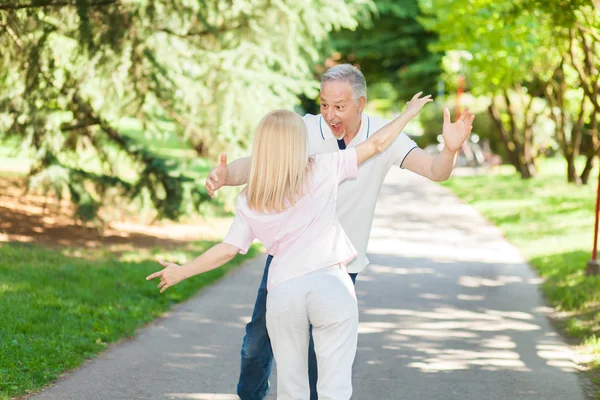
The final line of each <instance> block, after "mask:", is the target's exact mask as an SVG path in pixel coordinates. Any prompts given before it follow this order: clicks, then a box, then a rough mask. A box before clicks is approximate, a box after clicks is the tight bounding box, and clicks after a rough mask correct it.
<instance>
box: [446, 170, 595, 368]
mask: <svg viewBox="0 0 600 400" xmlns="http://www.w3.org/2000/svg"><path fill="white" fill-rule="evenodd" d="M580 161H582V160H580ZM597 174H598V172H597V170H595V171H594V172H593V174H592V178H591V182H590V184H589V185H586V186H575V185H572V184H568V183H567V182H566V163H565V162H564V160H562V159H560V158H556V159H548V160H544V161H542V162H541V163H540V171H539V176H538V177H536V178H535V179H531V180H522V179H520V177H519V176H518V175H517V174H516V173H515V172H514V168H512V167H509V166H503V167H501V168H500V169H499V170H497V171H496V172H494V173H492V174H488V175H480V176H468V177H453V178H452V179H450V180H448V181H447V182H445V183H444V185H445V186H447V187H449V188H450V189H451V190H452V191H453V192H454V193H456V194H457V195H458V196H459V197H460V198H462V199H463V200H464V201H466V202H467V203H469V204H472V205H473V206H474V207H475V208H477V209H478V210H479V211H480V212H481V213H482V214H483V215H484V216H485V217H486V218H487V219H488V220H489V221H491V222H493V223H494V224H496V225H497V226H499V227H500V228H501V229H502V230H503V231H504V233H505V235H506V237H507V238H508V240H510V241H511V242H512V243H513V244H515V245H516V246H517V247H518V248H519V249H520V250H521V253H522V254H523V256H524V257H525V258H526V259H527V260H528V262H529V263H530V264H531V265H532V266H534V267H535V268H536V269H537V270H538V272H539V274H540V275H541V276H542V277H543V278H544V283H543V285H542V289H543V292H544V294H545V296H546V298H547V299H548V301H549V303H550V304H551V305H552V306H554V307H555V308H556V309H558V310H561V311H565V312H567V315H568V317H567V318H566V319H565V320H564V321H563V323H564V329H565V331H566V332H567V333H568V334H569V335H572V336H575V337H578V338H580V339H581V341H582V343H584V344H585V345H586V346H585V347H586V349H587V350H589V351H590V352H591V353H593V354H595V356H596V358H597V359H598V360H600V343H599V340H598V336H600V333H599V331H600V313H599V312H598V310H599V309H600V307H599V306H600V276H586V275H585V268H586V264H587V262H588V260H590V258H591V250H592V244H593V231H594V208H595V201H596V187H597V183H596V182H597V176H598V175H597ZM596 364H597V363H596Z"/></svg>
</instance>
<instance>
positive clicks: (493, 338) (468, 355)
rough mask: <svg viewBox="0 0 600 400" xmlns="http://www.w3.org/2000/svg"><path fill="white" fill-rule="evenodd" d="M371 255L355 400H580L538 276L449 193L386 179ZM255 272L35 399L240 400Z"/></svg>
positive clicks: (398, 176)
mask: <svg viewBox="0 0 600 400" xmlns="http://www.w3.org/2000/svg"><path fill="white" fill-rule="evenodd" d="M358 212H360V211H358ZM369 251H370V256H369V258H370V260H371V263H372V264H371V265H370V266H369V267H368V268H367V270H366V271H365V272H363V273H362V274H361V275H360V276H359V279H358V282H357V294H358V298H359V302H360V310H361V315H360V319H361V324H360V337H359V348H358V354H357V358H356V362H355V369H354V386H355V391H354V396H353V399H359V400H371V399H377V400H388V399H389V400H397V399H411V400H421V399H448V400H469V399H478V400H479V399H498V400H500V399H501V400H507V399H511V400H512V399H544V400H551V399H556V400H559V399H560V400H567V399H568V400H582V399H584V398H585V397H584V394H583V390H582V388H581V383H582V382H583V380H582V378H581V377H579V376H578V374H577V373H576V372H575V371H576V369H575V365H574V364H573V362H572V359H573V354H572V353H571V352H570V350H569V348H568V347H567V346H566V345H565V344H564V343H563V341H562V340H561V338H560V336H558V335H557V333H556V332H555V331H554V330H553V329H552V328H551V326H550V325H549V323H548V321H547V319H546V314H545V313H547V312H548V309H547V308H546V307H545V305H544V303H543V301H542V299H541V297H540V294H539V292H538V284H539V279H537V278H536V275H535V273H533V272H532V270H531V269H530V268H529V267H528V266H527V265H526V264H524V262H523V260H522V258H521V257H520V256H519V254H518V252H517V251H516V249H515V248H514V247H512V246H511V245H509V244H508V243H507V242H506V241H505V240H503V238H502V236H501V234H500V232H499V231H498V230H497V229H496V228H494V227H491V226H489V225H488V224H487V223H486V222H485V221H484V220H483V219H482V218H481V217H480V216H479V215H478V214H477V213H476V212H475V211H474V210H473V209H472V208H471V207H469V206H466V205H464V204H462V203H460V202H459V201H458V200H457V199H456V198H455V197H454V196H453V195H451V194H450V193H449V192H448V191H447V190H445V189H444V188H442V187H440V186H438V185H436V184H433V183H431V182H428V181H426V180H424V179H421V178H419V177H417V176H414V175H412V174H410V173H407V172H404V171H398V170H394V171H392V172H391V173H390V175H389V176H388V178H387V180H386V185H385V186H384V188H383V189H382V192H381V196H380V201H379V203H378V208H377V212H376V218H375V221H374V226H373V231H372V235H371V243H370V247H369ZM263 263H264V257H259V258H258V259H256V260H254V261H251V262H248V263H247V264H245V265H244V266H243V267H242V268H240V269H239V270H237V271H235V272H233V273H232V274H231V275H230V276H228V277H227V278H225V279H223V280H222V281H221V282H219V283H217V284H216V285H214V286H212V287H209V288H206V289H205V290H203V291H202V292H201V293H200V294H199V295H197V296H196V297H194V298H193V299H192V300H190V301H188V302H187V303H185V304H181V305H179V306H177V307H175V308H174V309H173V311H172V312H171V313H169V314H168V315H165V317H164V318H160V319H158V320H156V321H155V322H153V323H152V324H150V325H149V326H148V327H147V328H145V329H143V330H141V331H140V332H139V335H138V336H137V337H136V338H135V339H134V340H129V341H126V342H124V343H122V344H120V345H118V346H112V347H111V348H110V350H108V351H107V352H105V353H103V354H102V355H100V356H98V357H97V358H96V359H95V360H93V361H91V362H89V363H88V364H87V365H85V366H84V367H83V368H81V369H79V370H77V371H75V372H74V373H72V374H70V375H69V376H67V377H65V378H64V379H62V380H61V381H60V382H59V383H57V384H56V385H54V386H53V387H51V388H49V389H47V390H46V391H44V392H42V393H41V394H40V395H38V396H35V397H34V398H35V399H39V400H51V399H52V400H54V399H56V400H58V399H60V400H70V399H73V400H75V399H76V400H95V399H98V400H119V399H127V400H129V399H144V400H153V399H156V400H158V399H194V400H229V399H236V398H237V396H235V395H234V393H235V385H236V382H237V375H238V368H239V365H238V363H239V348H240V344H241V339H242V336H243V332H244V325H245V323H246V322H247V321H248V319H249V316H250V314H251V310H252V305H253V301H254V297H255V291H256V288H257V287H258V283H259V280H260V275H261V273H262V269H263ZM274 398H275V395H274V390H273V391H272V394H271V395H269V399H274Z"/></svg>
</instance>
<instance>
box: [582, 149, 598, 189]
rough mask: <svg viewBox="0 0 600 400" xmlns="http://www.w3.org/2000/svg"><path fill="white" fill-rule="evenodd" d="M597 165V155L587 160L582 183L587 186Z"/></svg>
mask: <svg viewBox="0 0 600 400" xmlns="http://www.w3.org/2000/svg"><path fill="white" fill-rule="evenodd" d="M595 164H596V155H595V154H594V155H592V156H591V157H589V156H588V157H587V158H586V160H585V167H583V171H582V172H581V177H580V178H581V183H582V184H584V185H587V184H588V183H589V181H590V174H591V173H592V170H593V169H594V165H595Z"/></svg>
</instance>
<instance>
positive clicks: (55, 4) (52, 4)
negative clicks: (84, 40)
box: [0, 0, 119, 10]
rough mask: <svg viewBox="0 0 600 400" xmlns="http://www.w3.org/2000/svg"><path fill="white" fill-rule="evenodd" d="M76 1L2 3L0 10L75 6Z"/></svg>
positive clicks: (107, 0) (105, 0)
mask: <svg viewBox="0 0 600 400" xmlns="http://www.w3.org/2000/svg"><path fill="white" fill-rule="evenodd" d="M118 1H119V0H97V1H95V2H92V3H89V4H88V6H89V7H96V6H106V5H110V4H115V3H117V2H118ZM76 5H77V3H76V2H73V1H59V2H54V0H45V2H42V1H40V2H37V3H30V4H2V5H0V10H21V9H24V8H42V7H65V6H76Z"/></svg>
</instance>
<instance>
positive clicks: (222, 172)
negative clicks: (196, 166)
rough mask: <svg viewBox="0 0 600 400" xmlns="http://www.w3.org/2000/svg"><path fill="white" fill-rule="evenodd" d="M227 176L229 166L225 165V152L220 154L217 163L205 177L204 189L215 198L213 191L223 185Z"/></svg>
mask: <svg viewBox="0 0 600 400" xmlns="http://www.w3.org/2000/svg"><path fill="white" fill-rule="evenodd" d="M228 176H229V166H228V165H227V154H225V153H223V154H221V161H220V162H219V165H218V166H217V167H215V168H213V170H212V171H210V174H208V178H206V184H205V185H206V191H207V192H208V194H209V196H210V197H211V198H213V199H214V198H215V192H216V191H217V190H219V189H220V188H221V187H223V186H224V185H225V183H226V182H227V177H228Z"/></svg>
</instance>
